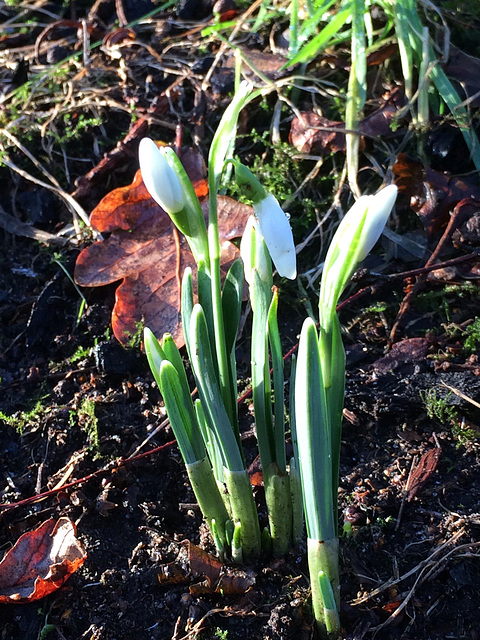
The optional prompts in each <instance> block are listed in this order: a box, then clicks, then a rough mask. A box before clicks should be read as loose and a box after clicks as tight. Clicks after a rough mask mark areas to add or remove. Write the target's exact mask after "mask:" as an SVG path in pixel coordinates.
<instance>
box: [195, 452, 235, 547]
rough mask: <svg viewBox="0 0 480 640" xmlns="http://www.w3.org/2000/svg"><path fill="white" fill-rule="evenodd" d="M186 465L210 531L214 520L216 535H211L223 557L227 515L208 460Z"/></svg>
mask: <svg viewBox="0 0 480 640" xmlns="http://www.w3.org/2000/svg"><path fill="white" fill-rule="evenodd" d="M186 467H187V473H188V477H189V479H190V483H191V485H192V489H193V492H194V493H195V497H196V499H197V502H198V506H199V507H200V509H201V511H202V513H203V516H204V518H205V519H206V521H207V524H208V527H209V529H210V531H212V529H213V528H212V520H214V521H215V533H216V535H214V536H213V537H214V539H215V542H216V544H217V547H219V548H218V549H217V550H218V553H219V555H220V557H221V558H223V557H225V552H226V547H227V539H226V536H225V524H226V522H227V521H228V520H229V515H228V513H227V510H226V509H225V505H224V503H223V500H222V497H221V495H220V492H219V490H218V487H217V482H216V480H215V477H214V475H213V471H212V466H211V464H210V461H209V460H208V458H203V459H202V460H198V461H197V462H194V463H193V464H187V465H186Z"/></svg>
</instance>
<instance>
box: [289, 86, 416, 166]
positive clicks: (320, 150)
mask: <svg viewBox="0 0 480 640" xmlns="http://www.w3.org/2000/svg"><path fill="white" fill-rule="evenodd" d="M404 104H405V96H404V95H403V93H402V92H401V91H400V90H396V91H392V93H391V94H389V95H388V96H387V97H386V98H385V101H384V102H383V104H382V105H381V106H380V108H378V109H376V110H375V111H373V112H372V113H371V114H370V115H368V116H367V117H366V118H364V119H363V120H362V121H361V122H360V125H359V129H360V131H361V133H363V134H365V135H367V136H369V137H372V138H373V137H378V136H382V137H385V136H388V135H389V134H391V129H390V126H391V124H392V121H393V119H394V117H395V116H396V114H397V112H398V111H399V109H400V108H401V107H402V106H403V105H404ZM343 129H345V123H344V122H339V121H334V120H328V119H327V118H324V117H322V116H319V115H317V114H316V113H314V112H313V111H304V112H302V113H301V117H295V118H293V120H292V124H291V127H290V142H291V144H292V145H293V146H294V147H295V148H296V149H298V151H300V152H302V153H316V154H319V155H322V154H325V153H336V152H337V151H345V134H344V132H343ZM363 144H364V142H363V140H361V145H362V147H363Z"/></svg>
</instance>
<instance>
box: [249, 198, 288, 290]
mask: <svg viewBox="0 0 480 640" xmlns="http://www.w3.org/2000/svg"><path fill="white" fill-rule="evenodd" d="M253 209H254V211H255V215H256V216H257V220H258V224H259V227H260V231H261V234H262V235H263V237H264V239H265V244H266V245H267V248H268V251H269V253H270V256H271V258H272V261H273V263H274V265H275V268H276V269H277V271H278V274H279V275H280V276H282V277H285V278H289V279H290V280H294V279H295V278H296V276H297V258H296V255H295V245H294V242H293V234H292V229H291V227H290V223H289V221H288V218H287V215H286V214H285V212H284V211H283V209H282V208H281V206H280V205H279V204H278V201H277V199H276V198H275V197H274V196H273V195H272V194H268V195H267V197H266V198H264V199H263V200H260V202H257V203H256V204H254V205H253Z"/></svg>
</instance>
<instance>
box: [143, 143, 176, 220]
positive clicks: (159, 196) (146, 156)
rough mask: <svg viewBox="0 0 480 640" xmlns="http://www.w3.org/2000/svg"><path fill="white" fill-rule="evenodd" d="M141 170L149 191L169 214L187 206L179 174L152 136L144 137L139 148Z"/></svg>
mask: <svg viewBox="0 0 480 640" xmlns="http://www.w3.org/2000/svg"><path fill="white" fill-rule="evenodd" d="M138 157H139V161H140V170H141V172H142V178H143V182H144V184H145V186H146V188H147V191H148V192H149V194H150V195H151V196H152V198H153V199H154V200H155V202H156V203H157V204H159V205H160V206H161V207H162V209H163V210H164V211H166V212H167V213H168V214H169V215H171V214H174V213H178V212H179V211H181V210H182V209H184V208H185V196H184V193H183V189H182V186H181V184H180V181H179V179H178V176H177V174H176V173H175V171H174V170H173V169H172V167H171V166H170V165H169V164H168V162H167V160H166V159H165V157H164V154H163V152H162V149H159V148H158V147H157V145H156V144H155V142H154V141H153V140H151V139H150V138H142V140H141V141H140V145H139V148H138Z"/></svg>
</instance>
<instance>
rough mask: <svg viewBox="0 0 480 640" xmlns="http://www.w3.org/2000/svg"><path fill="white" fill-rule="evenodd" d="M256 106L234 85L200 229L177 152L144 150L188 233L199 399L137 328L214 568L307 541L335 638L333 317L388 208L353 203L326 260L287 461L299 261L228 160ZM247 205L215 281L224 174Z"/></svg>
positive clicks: (367, 201)
mask: <svg viewBox="0 0 480 640" xmlns="http://www.w3.org/2000/svg"><path fill="white" fill-rule="evenodd" d="M259 94H260V91H259V90H256V91H253V90H252V89H251V87H250V86H249V85H248V84H246V83H242V84H240V86H239V88H238V90H237V92H236V94H235V96H234V98H233V100H232V102H231V104H230V105H229V107H228V108H227V110H226V111H225V113H224V115H223V117H222V119H221V122H220V124H219V127H218V129H217V132H216V134H215V136H214V139H213V142H212V145H211V149H210V154H209V159H208V184H209V210H208V221H207V222H205V218H204V216H203V213H202V209H201V207H200V203H199V201H198V199H197V196H196V194H195V191H194V189H193V186H192V184H191V182H190V180H189V178H188V176H187V174H186V172H185V170H184V168H183V166H182V164H181V162H180V160H179V159H178V157H177V156H176V154H175V152H174V151H173V150H172V149H170V148H162V149H159V148H158V147H157V146H156V144H155V143H154V142H153V141H152V140H150V139H148V138H146V139H143V140H142V141H141V143H140V151H139V155H140V167H141V171H142V177H143V180H144V183H145V186H146V187H147V189H148V191H149V192H150V194H151V195H152V197H153V198H154V199H155V200H156V202H157V203H158V204H159V205H160V206H161V207H162V208H163V209H164V211H166V213H167V214H168V215H169V216H170V218H171V220H172V221H173V223H174V224H175V226H176V227H177V229H178V230H179V231H180V232H181V233H183V234H184V236H185V238H186V240H187V242H188V244H189V246H190V249H191V251H192V253H193V256H194V258H195V261H196V264H197V268H196V300H197V301H196V302H195V296H194V279H193V274H192V271H191V270H190V269H187V270H186V271H185V273H184V274H183V279H182V294H181V304H182V311H181V313H182V323H183V330H184V336H185V344H186V349H187V354H188V358H189V360H190V363H191V368H192V371H193V375H194V378H195V383H196V386H197V389H198V398H197V399H195V400H193V399H192V396H191V392H190V387H189V385H188V380H187V375H186V372H185V368H184V364H183V362H182V356H181V354H180V352H179V350H178V348H177V347H176V345H175V343H174V341H173V339H172V337H171V336H170V335H169V334H165V335H164V336H163V337H162V339H161V340H160V341H158V340H157V338H156V337H155V336H154V335H153V334H152V332H151V331H150V330H149V329H148V328H147V329H145V340H144V342H145V349H146V353H147V356H148V361H149V363H150V367H151V369H152V372H153V375H154V377H155V380H156V381H157V383H158V387H159V389H160V392H161V394H162V396H163V399H164V402H165V407H166V410H167V414H168V417H169V420H170V423H171V426H172V429H173V431H174V433H175V437H176V439H177V442H178V446H179V449H180V451H181V454H182V457H183V459H184V461H185V465H186V469H187V473H188V476H189V479H190V482H191V485H192V488H193V491H194V492H195V496H196V498H197V501H198V504H199V506H200V509H201V511H202V513H203V516H204V518H205V520H206V522H207V524H208V526H209V528H210V531H211V534H212V538H213V540H214V542H215V546H216V548H217V551H218V555H219V557H220V558H222V559H224V560H232V561H235V562H246V563H252V562H256V561H257V560H258V559H259V557H260V554H261V553H262V552H271V553H273V554H274V555H276V556H280V555H282V554H284V553H285V552H286V551H287V550H288V548H289V547H290V546H292V545H294V544H296V543H298V542H299V541H300V540H301V539H302V538H303V536H304V520H305V524H306V534H307V551H308V565H309V571H310V578H311V586H312V603H313V610H314V614H315V619H316V622H317V626H318V630H319V631H320V634H321V635H323V636H328V637H336V636H337V635H338V633H339V630H340V621H339V595H340V585H339V572H338V544H339V543H338V522H337V494H338V475H339V455H340V433H341V422H342V410H343V402H344V388H345V385H344V380H345V352H344V348H343V343H342V338H341V333H340V325H339V321H338V317H337V314H336V305H337V302H338V300H339V297H340V295H341V293H342V291H343V290H344V288H345V286H346V284H347V282H348V281H349V279H350V277H351V276H352V274H353V272H354V270H355V268H356V266H357V265H358V263H359V262H361V261H362V260H363V259H364V258H365V257H366V255H367V254H368V252H369V251H370V250H371V249H372V247H373V246H374V244H375V243H376V241H377V240H378V238H379V237H380V235H381V233H382V231H383V228H384V226H385V224H386V221H387V218H388V216H389V214H390V211H391V209H392V207H393V204H394V202H395V198H396V187H394V186H388V187H386V188H384V189H382V190H381V191H380V192H379V193H378V194H377V195H376V196H362V197H360V198H359V199H358V200H357V202H356V203H355V204H354V206H353V207H352V208H351V209H350V211H349V212H348V213H347V214H346V215H345V217H344V218H343V220H342V222H341V224H340V225H339V227H338V229H337V232H336V234H335V236H334V238H333V240H332V243H331V245H330V248H329V250H328V253H327V256H326V260H325V265H324V269H323V277H322V283H321V288H320V300H319V320H320V322H319V328H317V326H316V324H315V322H314V321H313V320H312V319H310V318H308V319H306V320H305V322H304V325H303V328H302V331H301V338H300V344H299V351H298V358H297V361H296V364H294V366H293V368H292V369H293V370H292V378H291V381H290V385H291V393H290V398H291V401H290V407H289V413H290V432H291V439H292V442H293V450H294V456H293V458H292V459H291V460H287V457H286V449H285V440H286V436H285V415H286V413H287V412H286V407H285V399H284V384H285V379H284V368H283V357H282V350H281V340H280V333H279V327H278V322H277V308H278V291H277V289H276V287H274V286H273V266H272V262H273V265H274V266H275V269H276V271H277V272H278V274H279V275H280V276H283V277H286V278H290V279H294V278H295V277H296V255H295V247H294V242H293V236H292V231H291V228H290V224H289V221H288V217H287V215H286V214H285V213H284V212H283V210H282V208H281V207H280V205H279V203H278V201H277V200H276V198H275V197H274V195H273V194H271V193H268V192H267V191H266V190H265V189H264V188H263V187H262V185H261V184H260V182H259V181H258V180H257V179H256V177H255V176H254V175H253V174H252V173H251V172H250V170H249V169H248V168H247V167H245V166H244V165H242V164H241V163H240V162H238V161H237V160H235V159H233V158H231V157H230V154H231V151H232V149H233V146H234V140H235V135H236V127H237V121H238V116H239V113H240V111H241V109H242V108H243V107H244V106H245V105H246V104H247V103H248V102H249V101H250V100H252V99H253V98H255V97H257V96H258V95H259ZM232 165H233V172H234V179H235V180H236V182H237V184H238V185H239V187H240V188H241V189H242V190H243V191H244V193H245V194H246V195H247V196H248V197H249V198H250V200H251V203H252V206H253V214H252V216H251V217H250V219H249V221H248V223H247V226H246V229H245V232H244V234H243V238H242V242H241V248H240V253H241V260H240V259H238V260H236V261H235V262H234V263H233V264H232V266H231V267H230V269H229V271H228V274H227V276H226V278H225V281H224V283H223V286H222V283H221V279H220V239H219V232H218V216H217V194H218V191H219V187H220V182H221V178H222V173H223V171H224V170H225V169H226V167H227V166H232ZM244 279H245V280H246V281H247V283H248V287H249V294H250V302H251V307H252V312H253V320H252V339H251V345H252V347H251V349H252V353H251V378H252V394H253V406H254V415H255V427H256V433H257V442H258V450H259V454H260V460H261V465H262V471H263V480H264V485H265V496H266V504H267V510H268V526H266V527H265V528H264V529H263V530H261V529H260V524H259V518H258V513H257V508H256V504H255V500H254V496H253V491H252V486H251V484H250V479H249V476H248V473H247V468H246V464H245V457H244V453H243V450H242V445H241V439H240V432H239V425H238V412H237V374H236V360H235V343H236V337H237V332H238V325H239V318H240V312H241V306H242V291H243V285H244Z"/></svg>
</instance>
